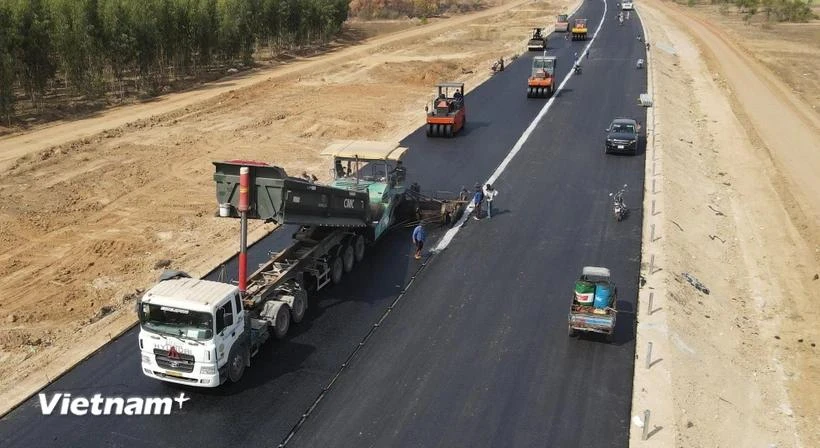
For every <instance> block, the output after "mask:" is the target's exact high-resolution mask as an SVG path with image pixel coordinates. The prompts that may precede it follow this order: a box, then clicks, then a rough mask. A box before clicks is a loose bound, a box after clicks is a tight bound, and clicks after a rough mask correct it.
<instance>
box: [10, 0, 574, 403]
mask: <svg viewBox="0 0 820 448" xmlns="http://www.w3.org/2000/svg"><path fill="white" fill-rule="evenodd" d="M570 3H571V2H570V1H569V0H567V1H559V2H554V3H545V2H537V3H533V2H523V1H522V2H510V3H506V4H503V5H501V6H498V7H495V8H492V9H489V10H486V11H483V12H479V13H476V14H471V15H465V16H458V17H453V18H451V19H446V20H443V21H441V22H440V23H435V24H432V25H429V26H425V27H420V28H415V29H411V30H407V31H402V32H398V33H396V34H391V35H388V36H383V37H377V38H374V39H372V40H370V41H368V42H367V43H365V44H363V45H360V46H356V47H351V48H346V49H342V50H339V51H338V52H335V53H332V54H329V55H325V56H321V57H315V58H311V59H310V60H307V61H301V62H297V63H293V64H288V65H286V66H284V67H281V68H278V69H274V70H269V71H260V72H258V73H252V74H247V75H244V77H237V78H234V79H230V80H225V81H222V82H220V83H217V84H216V85H214V86H213V87H212V86H207V87H204V88H202V89H199V90H196V91H192V92H188V93H182V94H179V95H169V96H168V97H167V98H164V99H161V100H159V101H157V102H155V103H151V104H143V105H137V106H127V107H123V108H120V109H115V110H112V111H108V112H103V113H102V114H101V115H100V116H99V117H95V118H92V119H88V120H81V121H77V122H69V123H63V124H57V125H53V126H49V127H45V128H43V129H39V130H36V131H34V132H31V133H28V134H25V135H20V136H12V137H6V138H4V139H0V165H2V166H5V167H6V168H4V169H3V171H2V175H0V254H2V255H0V316H2V320H0V348H1V349H2V350H1V351H0V361H1V362H0V366H5V367H0V378H2V379H0V402H1V403H3V408H4V409H0V412H3V411H5V410H6V409H5V408H8V407H10V406H12V405H13V404H14V403H16V402H17V401H19V400H20V399H22V398H24V397H25V396H26V395H28V394H29V393H31V392H33V391H35V390H37V388H39V387H40V386H41V385H42V384H43V383H45V382H47V381H49V380H50V379H51V378H53V377H55V376H56V375H58V374H59V373H60V372H62V371H63V370H64V369H65V368H66V367H67V366H70V365H72V364H73V363H74V362H76V361H77V360H79V359H81V358H82V357H84V356H86V355H87V354H89V353H90V352H92V351H93V350H94V349H95V348H96V347H98V346H100V345H101V344H103V343H104V342H105V341H107V340H108V339H109V338H110V337H111V336H113V335H115V334H117V333H118V332H119V331H121V330H122V329H124V328H126V327H128V326H129V325H131V324H132V323H133V322H134V319H135V318H134V314H133V312H132V305H133V298H134V293H135V291H136V290H137V289H139V288H144V287H146V286H148V285H150V284H151V283H152V282H153V281H155V279H156V276H157V275H158V273H159V272H160V270H161V267H162V266H165V265H169V266H170V267H172V268H177V269H183V270H186V271H188V272H189V273H191V274H192V275H198V274H203V273H204V272H206V271H208V270H209V269H210V268H212V267H214V266H215V265H217V264H218V262H219V261H221V260H223V259H225V258H227V257H228V256H230V255H231V254H233V253H234V252H235V247H236V244H237V239H236V235H237V231H238V224H237V223H236V222H234V221H232V220H228V221H226V220H219V219H217V218H214V217H213V213H214V211H215V205H216V204H215V197H214V187H213V185H212V177H211V176H212V172H213V171H212V170H213V167H212V165H211V163H210V162H211V161H212V160H219V159H229V158H242V159H257V160H265V161H269V162H272V163H275V164H277V165H280V166H283V167H284V168H285V169H287V170H288V171H289V172H290V173H292V174H295V175H298V174H300V173H301V172H302V171H308V172H310V173H313V174H316V175H317V176H319V177H320V178H324V177H325V176H324V174H325V173H326V172H327V171H326V166H325V164H326V161H324V160H322V159H321V158H320V156H319V155H318V154H319V152H320V151H321V149H322V148H324V147H325V146H326V145H327V144H328V143H329V142H331V141H332V140H334V139H339V138H362V139H391V138H392V139H396V138H399V137H401V136H404V135H406V134H407V133H408V132H409V131H411V130H413V129H415V128H417V127H418V126H419V125H421V123H423V116H424V105H425V103H426V101H427V100H429V99H431V98H432V93H433V85H434V83H435V82H437V81H442V80H459V81H464V82H466V85H467V86H468V87H467V89H468V90H470V89H471V88H473V87H475V86H476V85H478V84H479V83H480V82H481V81H482V80H484V79H486V78H487V77H488V76H490V70H489V67H490V65H491V63H492V61H493V60H495V59H497V58H498V57H499V56H501V55H504V56H505V57H507V58H509V57H510V56H512V55H513V54H516V53H520V52H521V51H522V49H523V48H524V43H525V41H526V39H527V35H528V32H529V28H530V26H532V25H533V23H537V24H544V23H551V17H552V16H553V15H554V14H556V13H558V12H562V11H565V10H567V9H569V8H568V5H569V4H570ZM572 3H575V2H572ZM78 138H79V139H80V140H77V139H78ZM56 143H63V144H60V145H58V146H53V145H55V144H56ZM269 228H270V227H269V226H268V227H265V226H263V225H261V224H259V223H253V225H252V226H251V231H252V232H253V233H254V234H255V235H259V234H261V233H263V232H265V231H266V230H269Z"/></svg>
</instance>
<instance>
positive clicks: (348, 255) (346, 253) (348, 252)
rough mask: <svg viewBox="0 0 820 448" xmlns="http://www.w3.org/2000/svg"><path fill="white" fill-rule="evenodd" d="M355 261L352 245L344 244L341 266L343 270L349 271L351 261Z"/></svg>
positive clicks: (351, 267) (351, 266)
mask: <svg viewBox="0 0 820 448" xmlns="http://www.w3.org/2000/svg"><path fill="white" fill-rule="evenodd" d="M355 261H356V258H355V257H354V256H353V246H351V245H350V244H347V245H345V247H344V249H342V267H343V268H344V270H345V272H350V271H352V270H353V263H355Z"/></svg>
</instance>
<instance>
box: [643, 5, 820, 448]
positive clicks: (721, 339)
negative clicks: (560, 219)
mask: <svg viewBox="0 0 820 448" xmlns="http://www.w3.org/2000/svg"><path fill="white" fill-rule="evenodd" d="M639 12H640V14H641V18H642V20H643V21H644V24H645V26H646V27H647V28H648V36H649V39H650V40H651V43H652V50H651V51H652V65H651V76H652V79H653V80H654V88H655V92H654V100H655V107H654V111H653V112H654V114H655V126H654V133H653V137H654V138H652V137H650V139H651V140H653V141H654V151H655V152H654V154H653V153H648V154H647V156H648V157H647V186H646V195H647V196H646V204H647V206H646V210H647V211H648V212H647V220H646V223H645V233H644V235H645V238H644V246H645V247H644V254H645V255H644V256H645V258H648V257H649V256H653V255H654V261H655V263H654V266H653V267H652V272H649V269H650V267H649V266H647V265H645V266H644V276H645V277H646V279H647V283H646V284H645V285H644V287H643V289H642V292H641V307H640V309H639V315H638V320H639V330H638V346H637V354H638V361H637V363H636V367H635V369H636V375H635V376H636V378H635V392H634V399H633V414H636V415H642V412H643V410H644V409H650V410H651V411H652V414H651V418H650V423H649V427H648V429H649V433H650V435H651V437H650V438H649V442H642V441H641V432H642V431H641V430H640V429H639V428H637V427H636V426H633V432H632V436H631V441H632V443H633V444H634V445H635V446H639V445H640V446H643V445H645V444H648V443H651V445H652V446H687V447H689V446H691V447H701V446H704V447H705V446H777V447H798V446H818V445H819V444H820V435H818V431H817V430H816V425H817V418H818V417H817V416H818V415H820V406H819V405H818V398H820V397H819V396H818V394H820V373H818V372H820V365H818V362H817V350H818V349H817V347H816V344H818V343H820V330H818V327H817V325H815V324H814V322H815V321H816V320H817V319H818V318H820V312H818V310H817V309H816V307H814V306H813V304H814V301H816V300H817V299H818V296H817V294H816V293H815V292H814V291H815V290H816V288H817V286H818V283H817V281H816V280H813V279H814V278H815V275H816V274H817V273H818V272H820V263H818V246H817V241H818V240H817V236H818V230H820V229H818V228H817V222H818V221H817V220H816V219H815V218H813V217H812V216H814V215H813V213H814V212H816V210H818V204H817V202H816V201H817V200H818V195H817V194H816V193H815V192H817V191H820V190H819V189H818V187H820V178H818V177H817V176H807V175H806V174H807V169H812V170H813V171H814V172H816V171H817V169H818V168H820V161H819V160H817V159H816V156H817V154H818V148H817V146H816V145H817V144H818V143H817V142H818V141H820V140H818V138H817V134H816V133H817V127H815V125H814V124H813V123H814V121H813V118H812V115H813V112H812V110H811V106H810V105H807V104H806V103H805V102H803V101H800V100H798V99H796V98H795V97H793V96H789V94H790V93H791V92H790V89H789V88H788V87H787V86H786V85H785V84H784V83H783V82H782V81H780V80H778V79H776V78H773V77H772V74H771V72H768V71H767V69H766V68H765V67H764V66H763V64H762V63H761V62H759V61H757V60H755V59H753V58H750V57H748V55H746V54H744V52H743V51H742V50H739V49H738V47H737V45H736V44H735V43H734V42H733V41H732V37H730V36H728V35H727V34H726V33H725V32H724V31H722V30H721V29H720V28H719V27H716V26H715V25H714V23H712V22H710V21H709V20H708V19H705V18H703V17H700V16H694V15H690V12H688V11H687V10H685V8H681V7H678V6H677V5H674V4H671V3H668V2H662V1H659V0H646V1H644V2H643V3H641V4H640V5H639ZM783 45H784V47H787V46H788V45H789V43H788V42H784V43H783ZM784 92H785V93H784ZM764 127H767V129H771V128H774V129H778V130H779V133H780V135H779V136H778V137H779V138H774V136H772V135H770V133H769V132H768V131H767V129H763V128H764ZM786 133H788V135H785V134H786ZM796 159H797V160H800V161H801V162H800V163H796V162H795V160H796ZM797 165H802V166H797ZM653 185H655V187H653ZM653 202H654V203H655V204H654V208H655V212H654V213H652V212H651V210H652V203H653ZM652 226H654V235H653V236H652V237H650V235H651V234H652ZM684 273H686V274H687V275H684ZM690 280H691V281H690ZM698 284H700V285H701V286H703V287H705V288H707V289H708V292H707V291H705V290H699V289H698V288H697V287H696V286H698ZM650 293H651V294H652V295H653V298H654V300H653V305H652V307H653V309H652V310H651V311H650V310H649V308H648V303H647V302H648V300H647V299H648V296H649V294H650ZM649 342H652V343H653V349H652V350H653V351H652V356H651V359H650V360H649V361H650V367H649V368H647V367H646V356H647V346H648V343H649Z"/></svg>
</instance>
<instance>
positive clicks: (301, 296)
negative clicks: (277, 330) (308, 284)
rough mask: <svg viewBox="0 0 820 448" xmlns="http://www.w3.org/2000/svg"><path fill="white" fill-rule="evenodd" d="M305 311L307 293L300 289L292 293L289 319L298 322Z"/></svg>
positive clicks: (302, 317)
mask: <svg viewBox="0 0 820 448" xmlns="http://www.w3.org/2000/svg"><path fill="white" fill-rule="evenodd" d="M306 312H307V293H305V292H304V291H302V292H301V293H297V294H294V295H293V306H291V307H290V320H291V321H293V323H295V324H298V323H299V322H301V321H302V319H304V318H305V313H306Z"/></svg>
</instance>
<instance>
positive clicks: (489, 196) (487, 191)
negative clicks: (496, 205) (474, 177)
mask: <svg viewBox="0 0 820 448" xmlns="http://www.w3.org/2000/svg"><path fill="white" fill-rule="evenodd" d="M483 193H484V199H486V200H487V217H488V218H490V219H492V217H493V198H494V197H495V195H497V194H498V190H496V189H495V188H493V186H492V185H491V184H487V185H485V186H484V191H483Z"/></svg>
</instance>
